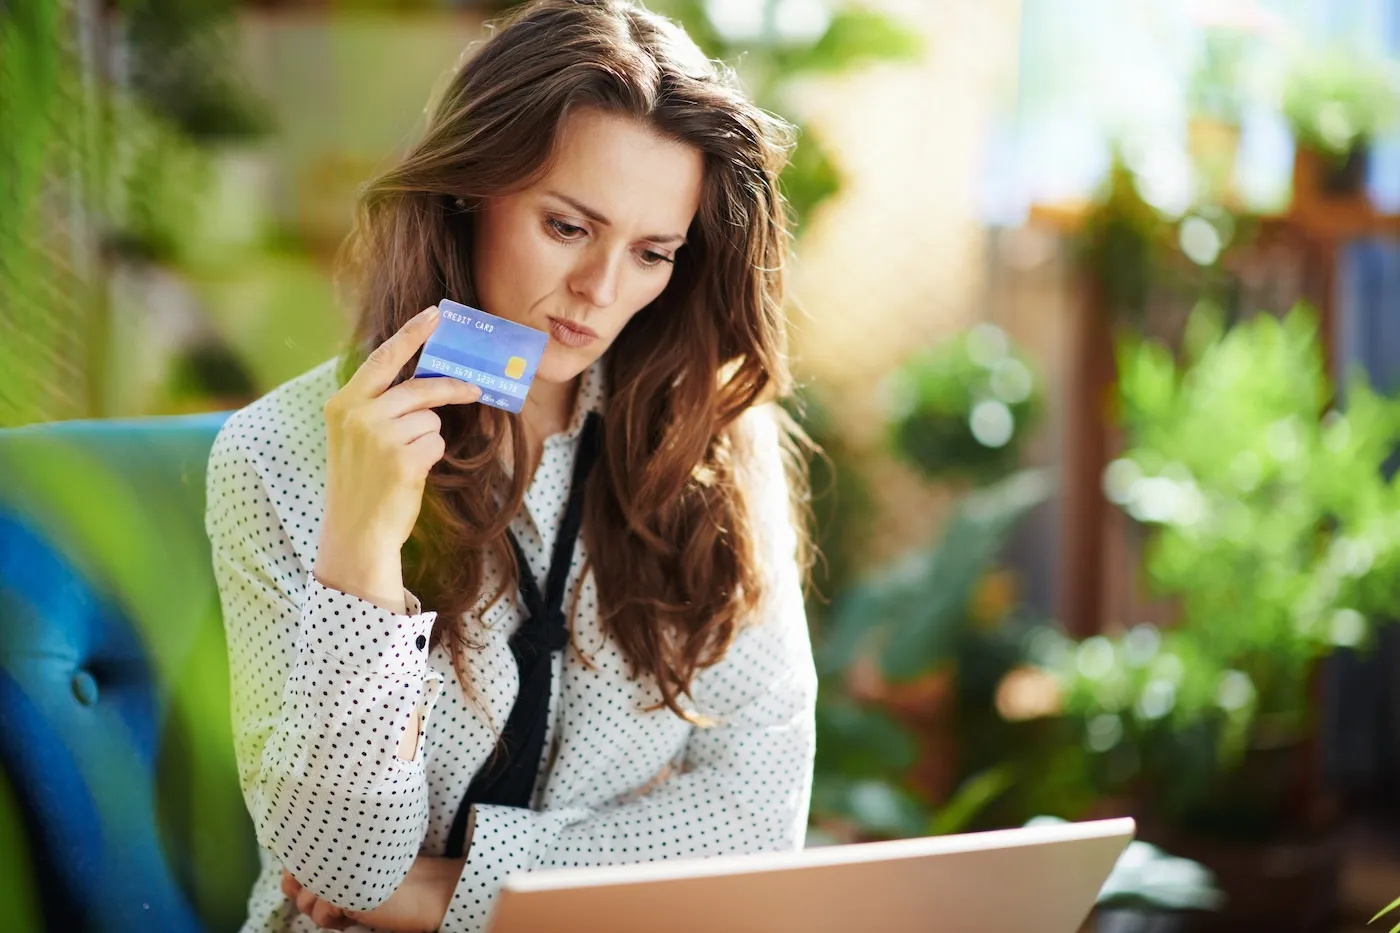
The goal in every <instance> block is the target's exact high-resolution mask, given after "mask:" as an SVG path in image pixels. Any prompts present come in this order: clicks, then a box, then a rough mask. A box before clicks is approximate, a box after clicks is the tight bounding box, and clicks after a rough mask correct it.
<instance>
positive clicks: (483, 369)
mask: <svg viewBox="0 0 1400 933" xmlns="http://www.w3.org/2000/svg"><path fill="white" fill-rule="evenodd" d="M548 342H549V334H546V333H545V332H544V331H542V330H535V329H534V328H533V327H526V326H525V325H523V324H517V323H515V322H514V321H507V320H506V319H505V318H500V317H496V316H495V315H494V314H487V313H486V312H485V311H481V310H479V309H477V308H471V307H468V306H467V305H464V304H459V303H458V302H455V301H452V300H451V299H449V298H444V299H442V301H439V302H438V323H437V327H435V328H433V333H432V336H430V337H429V338H428V342H427V343H425V344H423V352H422V355H421V356H419V358H418V368H417V369H415V370H414V371H413V375H415V376H451V377H452V378H453V379H460V380H462V381H463V382H470V383H471V384H472V385H476V386H480V387H481V404H483V405H490V406H491V407H493V408H503V409H505V410H506V411H513V412H516V413H519V411H520V406H522V405H524V404H525V396H526V395H527V394H528V393H529V391H530V383H531V382H533V381H534V379H535V369H536V368H537V367H538V366H539V365H540V356H541V355H543V353H544V347H545V344H547V343H548Z"/></svg>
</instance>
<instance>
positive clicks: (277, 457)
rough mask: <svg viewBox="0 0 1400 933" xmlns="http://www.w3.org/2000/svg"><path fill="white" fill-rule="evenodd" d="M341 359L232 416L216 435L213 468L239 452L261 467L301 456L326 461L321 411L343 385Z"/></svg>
mask: <svg viewBox="0 0 1400 933" xmlns="http://www.w3.org/2000/svg"><path fill="white" fill-rule="evenodd" d="M339 362H340V358H339V357H332V358H331V359H329V360H326V361H325V362H323V363H321V364H319V365H318V366H315V367H313V368H312V369H309V370H307V371H306V372H304V373H302V374H301V375H299V376H296V377H294V378H292V379H289V380H287V381H286V382H284V383H282V384H281V385H279V386H277V387H276V388H274V389H272V390H271V391H270V392H268V393H267V394H266V395H263V396H262V397H260V398H258V399H256V400H254V401H252V402H250V403H249V404H247V405H245V406H244V407H242V408H240V409H238V410H237V411H235V412H234V413H233V414H231V415H229V417H228V420H227V421H225V422H224V424H223V427H221V428H220V429H219V433H218V436H217V437H215V439H214V446H213V449H212V451H211V454H210V467H211V469H212V468H213V467H214V465H215V464H216V463H217V462H218V461H219V459H220V457H221V456H227V455H237V456H239V457H241V458H243V459H246V460H248V461H250V462H252V463H253V465H254V466H256V467H258V468H260V469H261V468H262V467H264V466H267V465H275V464H278V463H283V462H286V461H290V460H293V459H296V458H298V457H304V458H306V459H310V460H314V459H317V458H319V459H324V455H325V436H326V425H325V417H324V414H323V411H322V409H323V407H324V406H325V404H326V400H327V399H329V398H330V397H331V396H332V395H334V394H335V392H336V391H337V389H338V388H339V382H338V378H337V375H336V369H337V365H338V363H339Z"/></svg>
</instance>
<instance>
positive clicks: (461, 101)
mask: <svg viewBox="0 0 1400 933" xmlns="http://www.w3.org/2000/svg"><path fill="white" fill-rule="evenodd" d="M786 141H787V137H786V134H785V128H784V127H783V126H782V125H781V124H779V123H777V122H776V121H774V120H773V119H772V118H770V117H769V116H767V115H766V114H764V113H763V112H762V111H760V110H758V109H757V108H756V107H754V106H753V105H752V104H751V103H750V102H748V101H747V100H745V99H744V97H743V96H742V94H741V93H740V92H739V91H737V90H736V89H735V86H734V82H733V79H732V76H731V75H729V74H728V73H727V72H724V71H721V70H719V69H717V68H716V66H715V65H714V64H713V63H711V62H709V61H708V60H706V59H705V58H704V56H703V55H702V54H701V53H700V52H699V50H698V49H697V48H696V47H695V45H694V44H693V43H692V42H691V41H690V40H689V39H688V38H687V37H686V35H685V34H684V33H683V32H682V31H681V30H680V29H679V28H677V27H676V26H674V25H673V24H671V23H669V22H668V21H666V20H663V19H661V18H658V17H656V16H653V15H651V14H649V13H646V12H644V11H642V10H640V9H638V8H636V7H634V6H631V5H629V4H627V3H624V2H620V0H546V2H542V3H539V4H537V5H532V6H530V7H529V8H527V9H526V10H525V11H523V12H522V13H520V14H518V15H517V16H516V17H514V18H513V19H512V20H510V21H509V22H508V23H507V24H506V25H505V26H504V27H503V28H500V29H499V30H498V31H496V32H495V34H494V36H493V37H492V38H491V39H490V40H489V41H487V42H486V43H485V44H484V45H483V46H482V47H481V48H480V50H479V51H478V52H477V53H476V54H475V56H474V57H472V58H471V59H470V60H469V61H468V62H467V63H466V64H465V65H464V66H463V67H462V68H461V70H460V72H459V73H457V74H456V75H455V77H454V79H453V80H452V82H451V83H450V86H449V87H448V88H447V89H446V91H445V93H444V95H443V97H442V99H441V100H440V101H439V102H438V103H437V105H436V107H435V108H434V109H433V113H432V116H431V119H430V121H429V125H428V128H427V130H426V133H425V135H424V137H423V139H422V140H421V141H420V142H419V143H418V144H417V145H416V146H415V147H414V148H413V149H412V151H411V152H409V154H408V155H407V156H406V157H405V158H404V159H403V161H402V162H401V163H400V164H399V165H397V166H396V167H395V168H393V169H392V170H390V171H389V172H387V173H386V174H385V175H384V176H383V177H381V178H379V179H377V180H376V181H375V182H374V183H372V184H371V185H370V186H369V187H368V189H367V191H366V193H365V195H364V198H363V203H362V205H361V211H360V216H359V219H358V222H357V224H356V230H355V233H354V235H353V236H352V238H351V240H350V243H349V247H350V248H349V250H348V251H347V256H348V258H349V259H350V260H351V261H352V264H353V268H354V269H355V270H356V272H357V273H358V274H359V283H360V287H359V289H358V296H359V300H360V302H361V304H360V318H359V324H358V328H357V331H356V334H355V338H356V339H355V342H354V346H355V348H356V350H354V351H352V352H350V353H348V354H346V356H345V357H344V359H342V360H340V361H339V362H337V361H335V360H332V361H328V362H327V363H325V364H322V365H321V366H319V367H317V368H316V369H313V370H311V371H310V372H308V373H306V374H304V375H302V376H300V377H298V378H297V379H294V380H292V381H291V382H289V383H287V384H285V385H283V386H280V387H279V388H277V389H275V390H273V391H272V392H271V393H269V394H268V395H266V396H264V397H263V398H261V399H259V400H258V401H256V402H254V403H253V404H252V405H250V406H248V407H247V408H244V409H242V410H241V411H239V412H237V413H235V414H234V415H233V416H232V417H231V418H230V419H229V421H228V423H227V425H226V426H225V427H224V428H223V430H222V431H220V433H219V436H218V439H217V440H216V442H215V444H214V448H213V451H212V454H211V457H210V463H209V474H208V475H209V480H208V484H209V489H208V513H207V517H206V524H207V527H208V530H209V535H210V538H211V540H212V542H213V546H214V563H215V569H216V572H217V576H218V581H219V589H220V593H221V598H222V602H223V610H224V618H225V625H226V627H227V632H228V642H229V653H230V661H231V670H232V673H233V714H234V725H235V733H236V744H237V753H238V760H239V766H240V771H241V779H242V784H243V789H244V795H245V798H246V800H247V803H248V808H249V811H250V813H251V814H252V816H253V820H254V823H255V824H256V827H257V834H258V839H259V841H260V842H261V844H262V846H263V872H262V875H261V876H260V878H259V879H258V882H257V884H256V886H255V888H254V890H253V893H252V896H251V898H250V901H249V919H248V923H247V926H246V927H245V929H248V930H310V929H314V928H316V927H317V926H321V927H328V928H332V929H346V928H348V927H350V926H352V925H354V924H356V923H360V924H363V925H366V926H370V927H374V928H378V929H385V930H434V929H442V930H444V931H458V930H479V929H482V928H483V927H484V925H485V922H486V918H487V916H488V913H489V910H490V907H491V904H492V901H493V899H494V897H495V895H496V892H497V890H498V889H499V888H500V886H501V884H502V883H503V882H504V880H505V878H506V877H507V875H508V874H509V873H511V872H515V871H522V870H530V869H536V868H549V867H555V866H576V865H602V864H614V863H623V862H637V861H647V860H653V859H661V858H671V857H682V856H707V855H718V854H722V853H733V852H749V851H760V850H778V849H793V848H798V847H800V846H801V845H802V843H803V838H804V829H805V823H806V817H807V807H808V799H809V794H810V783H811V773H812V755H813V732H814V727H813V707H814V702H815V693H816V677H815V671H814V667H813V663H812V657H811V647H810V643H809V640H808V635H807V629H806V621H805V616H804V612H803V605H802V593H801V585H800V577H801V571H802V569H803V567H804V561H805V553H806V548H805V546H804V545H805V539H804V538H803V536H802V534H801V532H800V530H799V528H798V527H797V526H796V525H795V523H794V521H793V518H792V510H791V509H790V506H789V503H790V499H791V498H792V496H791V495H790V493H791V492H799V493H800V492H801V490H802V489H803V485H802V475H801V472H800V469H799V468H798V466H797V462H798V458H796V457H793V456H789V455H787V453H786V452H788V451H790V450H791V449H792V447H791V445H790V444H789V441H790V440H791V439H792V438H793V437H795V435H796V432H795V429H793V428H792V427H791V426H790V425H788V424H787V423H786V422H784V421H783V419H782V416H781V414H780V410H779V409H778V408H777V406H775V405H773V404H769V403H770V402H772V401H773V400H774V399H776V398H777V397H779V396H780V395H781V394H782V393H783V392H785V391H786V390H787V388H788V385H789V375H788V369H787V361H786V355H785V353H786V347H785V334H784V328H783V319H782V278H781V275H782V269H783V265H784V261H785V259H786V250H787V232H786V228H785V213H784V208H783V205H782V201H781V198H780V196H779V193H778V182H777V176H778V172H779V170H780V168H781V166H782V164H783V159H784V156H785V145H786ZM443 297H450V298H453V299H454V300H457V301H461V302H463V303H466V304H470V305H473V306H476V307H479V308H482V309H484V310H486V311H489V312H491V313H493V314H495V315H498V316H501V317H505V318H508V319H510V320H513V321H516V322H518V323H521V324H525V325H527V326H530V327H535V328H538V329H540V330H544V331H546V332H548V333H549V335H550V340H549V342H548V345H547V348H546V349H545V351H544V355H543V357H542V359H541V361H540V364H539V368H538V372H537V375H536V377H535V380H534V383H533V385H532V386H531V388H530V391H529V396H528V399H527V401H526V404H525V407H524V409H523V410H522V412H521V413H520V415H519V416H511V415H507V414H505V413H504V412H502V411H499V410H497V409H495V408H488V407H485V406H482V405H477V404H474V403H475V402H476V401H477V399H478V397H479V390H477V389H476V388H475V387H472V386H468V385H467V384H465V383H462V382H458V381H456V380H454V379H446V378H407V377H408V375H409V374H410V373H412V371H413V364H414V362H415V360H416V358H417V355H418V351H419V348H420V347H421V346H422V345H423V343H424V341H425V340H426V339H427V337H428V336H429V334H430V333H431V332H432V330H433V328H434V327H435V326H436V312H435V311H434V310H433V309H432V307H431V306H432V305H434V304H436V303H437V302H438V301H439V300H440V299H441V298H443ZM424 309H426V310H424ZM367 350H372V352H366V351H367ZM420 600H421V601H420ZM424 606H429V607H432V608H431V609H429V610H425V609H424V608H423V607H424Z"/></svg>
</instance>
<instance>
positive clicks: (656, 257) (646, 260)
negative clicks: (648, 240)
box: [642, 249, 675, 266]
mask: <svg viewBox="0 0 1400 933" xmlns="http://www.w3.org/2000/svg"><path fill="white" fill-rule="evenodd" d="M663 262H671V263H674V262H675V260H674V259H672V258H671V257H670V256H663V255H661V254H660V253H658V252H656V251H655V250H649V249H647V250H642V265H644V266H659V265H661V264H662V263H663Z"/></svg>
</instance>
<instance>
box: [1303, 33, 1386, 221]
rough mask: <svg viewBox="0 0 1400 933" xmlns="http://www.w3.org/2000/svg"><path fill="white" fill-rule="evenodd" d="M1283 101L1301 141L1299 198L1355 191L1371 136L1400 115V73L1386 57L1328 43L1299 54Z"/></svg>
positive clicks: (1338, 195) (1358, 188)
mask: <svg viewBox="0 0 1400 933" xmlns="http://www.w3.org/2000/svg"><path fill="white" fill-rule="evenodd" d="M1282 105H1283V113H1284V116H1285V117H1286V118H1287V120H1288V122H1289V124H1290V126H1291V127H1292V129H1293V134H1294V136H1295V137H1296V139H1297V144H1298V150H1297V160H1296V162H1295V166H1294V198H1295V199H1304V200H1306V199H1307V198H1308V197H1309V195H1311V194H1313V193H1314V192H1316V193H1317V194H1318V195H1320V196H1322V197H1325V198H1348V197H1354V196H1356V195H1358V194H1359V193H1360V192H1361V188H1362V185H1363V184H1364V182H1365V174H1366V162H1367V156H1368V153H1369V148H1370V144H1371V141H1372V140H1374V139H1375V138H1376V137H1377V136H1378V135H1379V134H1381V133H1383V132H1385V131H1386V130H1388V129H1390V128H1391V127H1392V126H1394V125H1395V123H1396V121H1397V119H1400V77H1398V76H1397V70H1396V68H1395V66H1394V65H1393V64H1392V63H1391V62H1389V61H1387V60H1384V59H1377V58H1367V57H1366V56H1363V55H1359V54H1358V53H1357V52H1355V51H1354V50H1349V49H1340V48H1328V49H1324V50H1322V51H1319V52H1315V53H1312V54H1310V55H1308V56H1306V57H1301V58H1299V59H1297V61H1296V62H1295V64H1294V65H1293V66H1292V67H1291V69H1290V71H1289V73H1288V74H1287V76H1286V77H1285V79H1284V85H1283V100H1282Z"/></svg>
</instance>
